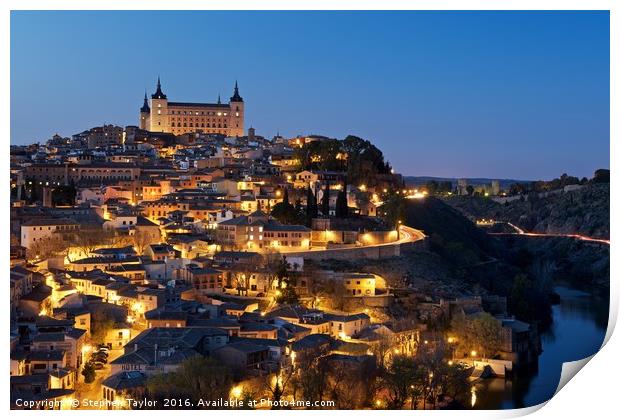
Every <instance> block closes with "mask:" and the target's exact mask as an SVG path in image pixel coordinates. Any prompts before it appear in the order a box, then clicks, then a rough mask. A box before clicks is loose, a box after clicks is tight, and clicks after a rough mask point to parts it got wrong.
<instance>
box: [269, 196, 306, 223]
mask: <svg viewBox="0 0 620 420" xmlns="http://www.w3.org/2000/svg"><path fill="white" fill-rule="evenodd" d="M271 216H272V217H274V218H275V219H277V220H278V221H279V222H280V223H284V224H288V225H293V224H299V223H303V222H302V216H301V214H300V213H299V211H298V210H297V209H296V208H295V207H294V206H293V205H292V204H291V203H290V202H289V199H288V189H285V190H284V199H283V200H282V202H280V203H276V205H274V206H273V208H272V209H271Z"/></svg>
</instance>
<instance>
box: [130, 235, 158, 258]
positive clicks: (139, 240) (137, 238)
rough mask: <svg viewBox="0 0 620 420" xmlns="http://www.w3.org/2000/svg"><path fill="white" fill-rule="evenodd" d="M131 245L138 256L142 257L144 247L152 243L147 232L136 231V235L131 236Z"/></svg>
mask: <svg viewBox="0 0 620 420" xmlns="http://www.w3.org/2000/svg"><path fill="white" fill-rule="evenodd" d="M132 243H133V247H134V248H135V250H136V252H137V253H138V255H142V254H144V250H145V249H146V247H147V246H149V245H151V244H152V243H153V238H152V237H151V235H149V233H148V232H145V231H140V230H136V233H134V234H133V240H132Z"/></svg>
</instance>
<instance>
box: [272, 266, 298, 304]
mask: <svg viewBox="0 0 620 420" xmlns="http://www.w3.org/2000/svg"><path fill="white" fill-rule="evenodd" d="M289 267H290V265H289V263H288V262H287V261H286V258H285V257H282V258H281V259H280V262H279V264H278V265H277V268H276V270H275V280H276V302H278V303H288V304H294V303H298V301H299V296H297V292H296V291H295V287H296V286H297V273H296V272H289Z"/></svg>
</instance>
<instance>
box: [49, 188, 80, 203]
mask: <svg viewBox="0 0 620 420" xmlns="http://www.w3.org/2000/svg"><path fill="white" fill-rule="evenodd" d="M75 195H76V189H75V187H74V186H73V185H66V186H64V185H61V186H59V187H56V188H54V189H53V190H52V204H53V205H54V206H73V205H75Z"/></svg>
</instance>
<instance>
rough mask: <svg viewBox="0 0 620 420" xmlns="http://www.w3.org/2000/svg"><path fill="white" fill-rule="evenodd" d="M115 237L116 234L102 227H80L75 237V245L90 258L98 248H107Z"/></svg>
mask: <svg viewBox="0 0 620 420" xmlns="http://www.w3.org/2000/svg"><path fill="white" fill-rule="evenodd" d="M113 236H114V232H112V231H109V230H105V229H103V228H102V227H100V226H93V227H91V226H89V227H83V226H80V228H79V229H78V231H77V233H76V234H75V235H74V240H73V245H75V247H76V248H77V249H79V250H80V251H81V252H82V254H84V255H86V256H90V255H91V254H92V253H93V251H95V250H96V249H97V248H101V247H103V246H107V245H108V244H109V243H110V242H111V241H112V238H113Z"/></svg>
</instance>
